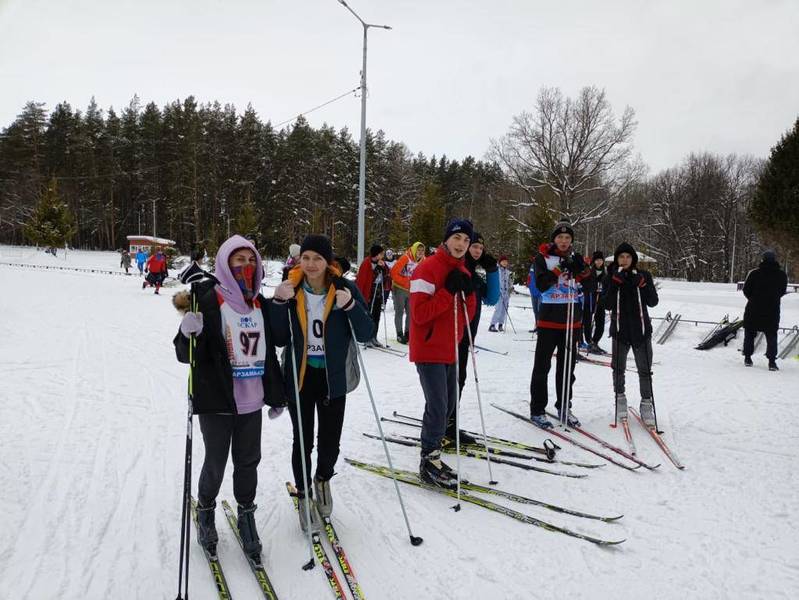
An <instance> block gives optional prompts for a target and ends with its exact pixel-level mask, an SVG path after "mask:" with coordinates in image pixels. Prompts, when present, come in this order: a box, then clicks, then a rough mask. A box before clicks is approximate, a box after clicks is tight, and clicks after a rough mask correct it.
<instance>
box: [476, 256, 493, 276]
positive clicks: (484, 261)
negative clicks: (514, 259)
mask: <svg viewBox="0 0 799 600" xmlns="http://www.w3.org/2000/svg"><path fill="white" fill-rule="evenodd" d="M477 263H478V264H479V265H480V266H481V267H483V268H484V269H485V272H486V273H493V272H494V271H496V270H497V259H496V258H494V257H493V256H491V255H490V254H489V253H488V252H483V255H482V256H481V257H480V260H478V261H477Z"/></svg>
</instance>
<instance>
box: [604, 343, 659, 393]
mask: <svg viewBox="0 0 799 600" xmlns="http://www.w3.org/2000/svg"><path fill="white" fill-rule="evenodd" d="M630 348H632V349H633V356H634V357H635V368H636V370H637V371H638V387H639V388H640V391H641V399H642V400H643V399H644V398H652V338H651V337H648V338H646V339H645V340H644V342H643V343H641V344H639V345H637V346H630V344H628V343H627V342H626V341H624V340H620V339H619V338H618V337H614V338H613V353H612V356H611V359H610V364H611V367H612V368H613V391H614V392H615V393H617V394H623V393H624V375H625V371H626V369H627V354H629V352H630Z"/></svg>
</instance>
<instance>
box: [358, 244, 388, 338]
mask: <svg viewBox="0 0 799 600" xmlns="http://www.w3.org/2000/svg"><path fill="white" fill-rule="evenodd" d="M387 276H388V268H386V263H385V261H384V260H383V246H381V245H380V244H374V245H373V246H372V247H371V248H369V256H367V257H366V258H364V259H363V262H362V263H361V266H360V267H358V276H357V277H356V278H355V285H357V286H358V289H359V290H360V292H361V295H362V296H363V298H364V300H366V304H367V305H368V306H369V313H370V314H371V315H372V321H374V324H375V334H374V336H373V337H372V339H371V340H369V341H368V342H366V346H367V347H370V346H372V347H375V348H382V347H383V344H381V343H380V342H378V341H377V335H378V333H379V332H380V313H381V312H382V311H383V282H384V281H385V279H386V277H387Z"/></svg>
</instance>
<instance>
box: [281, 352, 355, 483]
mask: <svg viewBox="0 0 799 600" xmlns="http://www.w3.org/2000/svg"><path fill="white" fill-rule="evenodd" d="M346 399H347V397H346V396H339V397H338V398H328V393H327V370H325V369H315V368H313V367H311V366H307V367H306V369H305V380H304V381H303V384H302V389H301V390H300V409H301V411H302V433H303V442H304V444H305V466H306V469H307V470H306V473H305V475H306V477H307V478H308V482H309V483H310V481H311V451H312V450H313V447H314V443H313V439H314V413H316V414H317V415H318V416H319V429H318V433H317V438H316V478H317V479H319V480H321V481H327V480H328V479H330V478H331V477H333V475H334V469H335V467H336V461H337V460H338V453H339V442H340V441H341V430H342V428H343V427H344V407H345V405H346ZM288 409H289V415H290V416H291V426H292V429H293V432H294V444H293V446H292V448H291V468H292V471H293V472H294V484H295V485H296V487H297V490H298V491H300V492H303V490H304V489H305V485H304V483H303V477H302V452H301V449H300V429H299V422H298V420H297V405H296V402H294V401H293V400H289V403H288ZM309 492H310V493H309V494H308V495H309V496H311V495H313V487H311V489H310V490H309Z"/></svg>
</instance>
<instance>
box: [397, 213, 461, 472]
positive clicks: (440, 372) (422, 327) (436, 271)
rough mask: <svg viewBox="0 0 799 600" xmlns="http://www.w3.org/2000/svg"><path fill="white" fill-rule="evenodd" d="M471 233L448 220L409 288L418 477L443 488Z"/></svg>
mask: <svg viewBox="0 0 799 600" xmlns="http://www.w3.org/2000/svg"><path fill="white" fill-rule="evenodd" d="M472 234H473V227H472V223H471V222H470V221H467V220H465V219H455V220H453V221H450V223H449V225H447V228H446V231H445V232H444V241H443V243H442V244H441V245H440V246H439V247H438V249H437V250H436V252H435V254H434V255H433V256H431V257H429V258H427V259H426V260H425V261H424V262H422V263H421V264H420V265H419V266H418V267H417V268H416V270H415V271H414V273H413V275H412V276H411V284H410V291H411V330H410V355H409V358H410V361H411V362H413V363H415V364H416V372H417V373H418V374H419V382H420V383H421V386H422V392H423V393H424V398H425V409H424V415H423V417H422V431H421V445H422V450H421V460H420V463H419V476H420V477H421V479H422V481H424V482H426V483H430V484H433V485H438V486H442V487H453V486H454V485H455V484H456V481H457V480H456V477H457V475H456V474H455V473H454V472H453V471H452V469H450V468H449V466H447V465H446V464H444V462H443V461H442V460H441V443H442V440H443V438H444V434H445V432H446V429H447V423H448V421H449V419H450V417H451V416H452V415H453V414H454V413H455V410H456V407H457V402H458V380H457V377H456V371H457V368H458V367H457V362H458V357H457V356H456V353H457V350H456V348H458V346H459V344H460V342H461V340H462V338H463V336H464V335H465V334H464V332H465V328H466V327H467V326H468V324H469V321H471V319H472V317H473V316H474V313H475V306H476V304H477V302H476V300H475V296H474V294H473V291H474V290H473V286H472V274H471V273H470V272H469V269H467V268H466V264H465V256H466V253H467V252H468V250H469V246H470V245H471V240H472ZM464 299H465V304H466V306H465V307H464ZM456 316H457V321H456Z"/></svg>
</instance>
